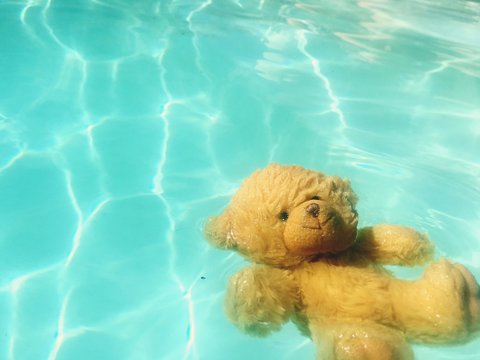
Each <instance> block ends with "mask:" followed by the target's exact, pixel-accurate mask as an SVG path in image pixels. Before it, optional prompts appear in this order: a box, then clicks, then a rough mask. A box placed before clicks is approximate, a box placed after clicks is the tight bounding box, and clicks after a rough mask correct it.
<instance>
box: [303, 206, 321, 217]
mask: <svg viewBox="0 0 480 360" xmlns="http://www.w3.org/2000/svg"><path fill="white" fill-rule="evenodd" d="M305 211H306V212H307V213H309V214H310V215H311V216H313V217H318V214H320V205H318V204H317V203H311V204H308V205H307V207H306V208H305Z"/></svg>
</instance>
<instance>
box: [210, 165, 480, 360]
mask: <svg viewBox="0 0 480 360" xmlns="http://www.w3.org/2000/svg"><path fill="white" fill-rule="evenodd" d="M356 201H357V198H356V196H355V194H354V193H353V191H352V189H351V187H350V183H349V182H348V181H347V180H343V179H340V178H338V177H335V176H327V175H324V174H322V173H319V172H315V171H311V170H307V169H304V168H302V167H299V166H282V165H278V164H271V165H269V166H268V167H267V168H265V169H263V170H258V171H256V172H255V173H254V174H252V175H251V176H250V177H249V178H248V179H247V180H246V181H245V182H244V183H243V184H242V186H241V187H240V189H239V190H238V192H237V193H236V195H235V196H234V197H233V199H232V201H231V202H230V204H229V206H228V207H227V209H226V210H225V211H224V213H223V214H222V215H220V216H217V217H213V218H211V219H209V222H208V223H207V225H206V227H205V234H206V237H207V239H208V240H209V241H210V242H211V243H212V244H213V245H215V246H217V247H220V248H222V249H232V250H235V251H238V252H239V253H240V254H242V255H243V256H245V257H246V258H247V259H250V260H251V261H253V262H254V263H256V264H255V265H252V266H250V267H247V268H246V269H243V270H241V271H240V272H239V273H237V274H235V275H234V276H233V277H232V278H231V280H230V282H229V285H228V288H227V293H226V301H225V308H226V312H227V315H228V317H229V318H230V320H231V321H232V322H233V323H234V324H236V325H237V326H238V327H239V328H241V329H242V330H244V331H246V332H248V333H250V334H253V335H257V336H265V335H268V334H269V333H270V332H272V331H276V330H279V329H280V327H281V326H282V324H284V323H285V322H286V321H288V320H289V319H290V320H292V321H293V322H294V323H295V324H296V325H297V326H298V328H299V329H300V330H301V331H302V333H304V334H306V335H308V336H311V337H312V339H313V340H314V342H315V343H316V344H317V346H318V349H319V352H318V353H319V355H318V359H328V360H330V359H332V360H333V359H338V360H340V359H352V360H353V359H355V360H359V359H360V360H361V359H372V360H373V359H375V360H377V359H380V360H394V359H402V360H403V359H413V352H412V350H411V348H410V346H409V344H408V343H407V341H416V342H422V343H458V342H464V341H466V340H468V339H469V338H470V337H471V336H472V334H474V333H475V332H477V331H478V330H479V328H480V298H479V288H478V284H477V282H476V281H475V279H474V277H473V276H472V274H471V273H470V272H469V271H468V270H467V269H466V268H465V267H464V266H462V265H459V264H453V263H451V262H449V261H448V260H445V259H441V260H439V261H436V262H431V260H432V256H433V244H432V243H431V242H430V241H429V240H428V238H427V236H426V235H423V234H420V233H418V232H417V231H415V230H414V229H411V228H408V227H404V226H399V225H386V224H384V225H376V226H372V227H367V228H363V229H359V230H358V231H357V221H358V219H357V212H356V210H355V204H356ZM426 263H428V265H427V268H426V270H425V272H424V274H423V275H422V277H421V278H420V279H418V280H416V281H407V280H401V279H397V278H395V277H394V276H392V274H391V273H390V272H389V271H387V270H386V269H384V268H383V266H382V265H383V264H395V265H408V266H412V265H422V264H426Z"/></svg>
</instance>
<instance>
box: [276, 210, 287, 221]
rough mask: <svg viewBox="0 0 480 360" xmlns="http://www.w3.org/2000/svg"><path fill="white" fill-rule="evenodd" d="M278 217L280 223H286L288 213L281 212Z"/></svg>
mask: <svg viewBox="0 0 480 360" xmlns="http://www.w3.org/2000/svg"><path fill="white" fill-rule="evenodd" d="M278 217H279V219H280V220H282V221H287V220H288V212H286V211H282V212H281V213H280V214H278Z"/></svg>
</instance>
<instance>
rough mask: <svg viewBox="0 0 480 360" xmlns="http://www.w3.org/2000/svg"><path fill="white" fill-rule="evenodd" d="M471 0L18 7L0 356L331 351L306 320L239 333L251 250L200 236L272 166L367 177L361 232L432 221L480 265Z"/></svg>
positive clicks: (8, 89)
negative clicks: (226, 307)
mask: <svg viewBox="0 0 480 360" xmlns="http://www.w3.org/2000/svg"><path fill="white" fill-rule="evenodd" d="M462 4H463V5H462ZM462 4H458V3H457V4H450V3H448V2H445V4H443V2H440V3H438V2H432V1H427V0H423V1H415V2H412V3H411V5H409V6H407V5H405V4H398V3H397V2H393V1H389V0H382V1H368V0H365V1H339V2H337V1H335V2H333V1H332V2H329V1H314V0H295V1H290V0H285V1H268V0H258V1H246V0H238V1H233V0H232V1H229V0H227V1H216V0H198V1H183V0H167V1H164V0H147V1H141V2H135V1H129V0H112V1H103V0H82V1H76V2H75V3H70V2H69V3H68V4H67V3H66V2H63V1H59V0H24V1H23V0H15V1H8V2H5V3H2V4H0V35H1V36H2V39H3V41H2V42H1V43H0V51H1V53H2V54H3V56H2V63H1V64H2V66H1V67H0V78H1V79H2V81H1V82H0V330H1V334H2V336H3V341H1V342H0V358H1V359H8V360H23V359H32V360H33V359H35V360H38V359H48V360H66V359H68V360H75V359H92V360H95V359H101V360H109V359H115V360H121V359H129V360H131V359H133V360H136V359H139V360H151V359H185V360H187V359H209V360H216V359H218V360H220V359H225V358H229V359H245V358H278V359H297V358H313V357H314V354H313V352H314V347H313V345H312V344H311V343H310V341H309V340H307V339H305V338H304V337H302V336H301V335H300V334H298V333H297V331H296V330H295V329H294V327H293V326H286V327H285V329H284V330H282V331H281V332H279V333H277V334H275V335H273V336H272V337H271V338H269V339H265V340H262V341H258V340H255V339H250V338H248V337H247V336H245V335H243V334H241V333H240V332H239V331H237V330H236V329H234V328H233V327H232V326H231V325H229V324H228V322H227V320H226V319H225V316H224V315H223V312H222V295H223V293H222V292H223V289H224V285H225V282H226V280H227V278H228V276H229V275H231V274H232V273H233V272H234V271H235V270H236V269H238V268H239V267H240V266H242V264H243V260H242V259H240V258H239V257H237V256H236V255H232V254H226V253H222V252H219V251H214V250H212V249H211V248H210V247H209V246H208V245H207V244H206V243H205V242H204V240H203V239H202V225H203V224H204V222H205V221H206V218H207V217H208V216H209V215H212V214H215V213H218V212H219V211H220V210H221V209H222V207H223V206H225V204H226V202H227V201H228V198H229V197H230V196H231V195H232V194H233V193H234V191H235V189H236V187H237V186H238V185H239V183H240V181H241V180H242V179H243V178H244V177H246V176H247V175H248V174H249V173H250V172H251V171H253V170H254V169H255V168H257V167H261V166H264V165H266V164H267V163H268V162H270V161H279V162H283V163H298V164H301V165H304V166H308V167H312V168H317V169H321V170H324V171H326V172H330V173H337V174H339V175H341V176H348V177H350V178H351V179H352V182H353V184H354V186H355V188H356V191H357V192H358V193H359V194H360V198H361V202H360V214H361V215H362V221H363V222H364V223H377V222H382V221H390V222H399V223H405V224H410V225H412V226H416V227H418V228H420V229H422V230H423V231H427V232H428V233H429V234H430V235H431V236H432V238H434V239H435V240H436V243H437V245H438V254H440V255H448V256H449V257H451V258H453V259H456V260H459V261H462V262H464V263H466V264H468V265H469V266H470V268H471V270H472V271H473V272H474V273H475V274H476V275H477V276H480V268H479V265H478V264H479V262H478V259H480V239H478V235H477V234H478V229H480V213H479V210H478V206H477V204H478V203H479V202H480V180H479V179H480V176H479V175H480V164H479V162H478V158H479V154H480V147H479V142H478V139H479V136H480V107H479V104H478V98H479V96H480V67H479V61H478V60H479V59H480V43H479V42H478V38H477V37H475V36H472V33H475V32H476V33H478V31H480V26H479V25H478V24H479V22H478V19H480V5H479V4H478V3H477V2H469V1H466V2H462ZM438 24H442V26H438ZM452 29H457V30H458V31H459V33H460V34H461V35H460V36H459V37H458V38H455V37H453V36H452ZM438 194H441V195H442V196H441V198H439V196H438ZM379 207H382V211H380V212H379V211H378V208H379ZM458 239H461V240H458ZM415 351H416V353H417V355H418V357H419V358H420V359H421V358H427V357H434V358H436V359H460V358H461V357H462V356H464V355H465V354H470V356H472V354H478V355H479V356H480V342H478V341H476V342H472V343H471V344H468V345H465V346H464V347H458V348H453V349H449V350H448V351H445V350H444V349H436V348H423V347H416V348H415Z"/></svg>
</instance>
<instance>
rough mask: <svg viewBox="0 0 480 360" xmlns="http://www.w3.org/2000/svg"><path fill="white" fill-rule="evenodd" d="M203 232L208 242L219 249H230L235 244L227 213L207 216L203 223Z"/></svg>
mask: <svg viewBox="0 0 480 360" xmlns="http://www.w3.org/2000/svg"><path fill="white" fill-rule="evenodd" d="M204 234H205V238H206V239H207V240H208V242H210V243H211V244H212V245H213V246H216V247H218V248H220V249H232V248H234V247H235V245H236V244H235V238H234V236H233V233H232V227H231V223H230V216H228V214H222V215H219V216H213V217H211V218H209V219H208V221H207V223H206V224H205V228H204Z"/></svg>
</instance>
